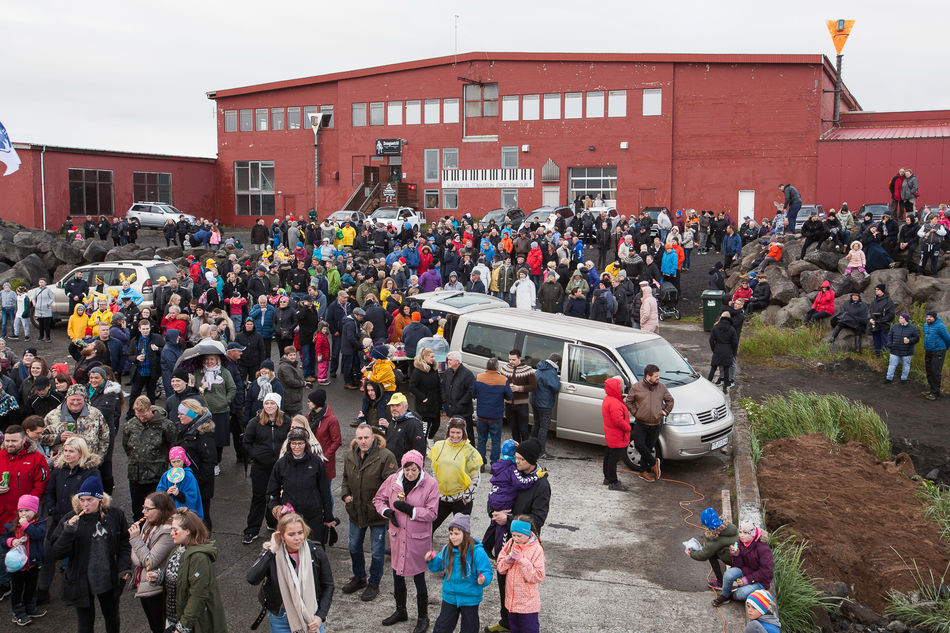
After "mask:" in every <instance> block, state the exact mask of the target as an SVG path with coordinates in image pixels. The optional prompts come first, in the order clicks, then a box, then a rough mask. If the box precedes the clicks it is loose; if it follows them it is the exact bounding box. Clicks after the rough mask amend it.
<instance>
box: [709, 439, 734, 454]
mask: <svg viewBox="0 0 950 633" xmlns="http://www.w3.org/2000/svg"><path fill="white" fill-rule="evenodd" d="M728 443H729V438H728V437H724V438H722V439H721V440H716V441H715V442H713V443H712V446H710V447H709V450H711V451H714V450H716V449H717V448H722V447H723V446H725V445H726V444H728Z"/></svg>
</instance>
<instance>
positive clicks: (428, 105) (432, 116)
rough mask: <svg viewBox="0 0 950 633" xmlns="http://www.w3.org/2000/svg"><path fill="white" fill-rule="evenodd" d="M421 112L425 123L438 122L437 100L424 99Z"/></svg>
mask: <svg viewBox="0 0 950 633" xmlns="http://www.w3.org/2000/svg"><path fill="white" fill-rule="evenodd" d="M423 114H424V116H425V123H426V125H437V124H438V123H439V100H438V99H426V102H425V110H424V112H423Z"/></svg>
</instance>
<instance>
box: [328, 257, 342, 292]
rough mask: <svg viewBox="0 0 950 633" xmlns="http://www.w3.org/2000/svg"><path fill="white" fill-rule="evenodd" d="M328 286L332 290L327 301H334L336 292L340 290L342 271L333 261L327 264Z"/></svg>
mask: <svg viewBox="0 0 950 633" xmlns="http://www.w3.org/2000/svg"><path fill="white" fill-rule="evenodd" d="M327 286H328V288H329V290H330V294H329V295H327V301H333V300H334V299H336V293H338V292H340V271H339V270H338V269H337V267H336V266H334V265H333V264H332V263H331V264H327Z"/></svg>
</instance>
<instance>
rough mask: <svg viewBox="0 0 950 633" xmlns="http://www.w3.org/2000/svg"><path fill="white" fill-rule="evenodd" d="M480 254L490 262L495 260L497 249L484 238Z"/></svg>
mask: <svg viewBox="0 0 950 633" xmlns="http://www.w3.org/2000/svg"><path fill="white" fill-rule="evenodd" d="M479 252H480V253H481V254H482V255H484V256H485V259H487V260H488V261H489V262H492V261H494V260H495V247H494V246H492V243H491V242H490V241H489V240H488V238H482V246H481V250H480V251H479Z"/></svg>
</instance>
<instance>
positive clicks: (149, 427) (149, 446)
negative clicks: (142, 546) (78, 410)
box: [122, 396, 178, 521]
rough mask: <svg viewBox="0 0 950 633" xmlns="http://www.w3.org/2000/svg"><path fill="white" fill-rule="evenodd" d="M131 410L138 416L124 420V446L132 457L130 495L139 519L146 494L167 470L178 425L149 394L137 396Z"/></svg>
mask: <svg viewBox="0 0 950 633" xmlns="http://www.w3.org/2000/svg"><path fill="white" fill-rule="evenodd" d="M132 410H133V412H134V413H135V415H133V416H132V417H131V418H130V419H129V421H128V422H126V423H125V429H124V430H123V432H122V447H123V448H124V449H125V454H126V455H128V457H129V495H130V496H131V497H132V513H133V515H134V520H136V521H137V520H138V519H140V518H141V516H142V504H144V503H145V497H146V496H148V494H149V493H151V492H154V491H155V488H156V487H157V486H158V482H159V480H161V478H162V474H163V473H164V472H165V471H166V470H168V450H169V449H170V448H171V447H172V446H174V445H175V442H176V441H177V440H178V426H177V425H176V424H175V423H174V422H172V421H171V420H169V419H168V415H167V414H166V413H165V409H163V408H162V407H156V406H155V405H153V404H152V403H151V401H149V399H148V396H139V397H138V398H136V400H135V402H134V403H133V404H132Z"/></svg>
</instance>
